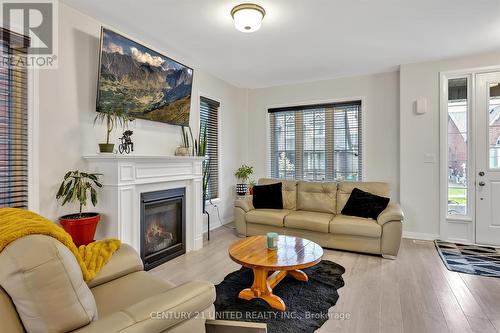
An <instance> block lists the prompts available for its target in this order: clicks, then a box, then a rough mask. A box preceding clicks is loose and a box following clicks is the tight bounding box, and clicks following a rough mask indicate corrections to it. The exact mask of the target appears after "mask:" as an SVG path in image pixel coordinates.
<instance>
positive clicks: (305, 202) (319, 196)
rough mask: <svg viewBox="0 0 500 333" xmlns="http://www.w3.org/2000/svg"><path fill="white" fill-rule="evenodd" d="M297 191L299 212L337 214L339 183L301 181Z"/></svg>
mask: <svg viewBox="0 0 500 333" xmlns="http://www.w3.org/2000/svg"><path fill="white" fill-rule="evenodd" d="M297 191H298V192H297V209H298V210H306V211H311V212H320V213H331V214H335V213H336V211H335V206H336V204H337V183H335V182H307V181H299V182H298V184H297Z"/></svg>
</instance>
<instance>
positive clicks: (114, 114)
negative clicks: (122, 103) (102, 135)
mask: <svg viewBox="0 0 500 333" xmlns="http://www.w3.org/2000/svg"><path fill="white" fill-rule="evenodd" d="M129 121H133V118H131V117H129V116H128V114H127V113H125V112H123V111H119V110H112V109H111V108H108V109H106V110H102V111H100V112H98V113H97V115H96V116H95V118H94V126H95V124H96V123H98V122H99V123H101V124H102V123H106V143H100V144H99V151H100V152H101V153H112V152H113V149H114V147H115V144H114V143H109V136H110V134H111V132H113V129H114V128H115V127H116V126H118V125H121V126H123V127H126V125H127V124H128V122H129Z"/></svg>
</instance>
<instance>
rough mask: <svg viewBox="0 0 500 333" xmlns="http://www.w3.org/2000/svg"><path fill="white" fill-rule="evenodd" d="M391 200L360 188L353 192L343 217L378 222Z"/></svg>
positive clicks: (343, 210) (343, 211)
mask: <svg viewBox="0 0 500 333" xmlns="http://www.w3.org/2000/svg"><path fill="white" fill-rule="evenodd" d="M389 200H390V199H389V198H387V197H382V196H379V195H376V194H372V193H369V192H365V191H363V190H360V189H359V188H355V189H353V190H352V192H351V195H350V197H349V199H348V200H347V203H346V204H345V206H344V208H343V209H342V215H350V216H358V217H365V218H370V219H374V220H376V219H377V217H378V216H379V215H380V213H382V211H383V210H384V209H385V208H386V207H387V205H388V204H389Z"/></svg>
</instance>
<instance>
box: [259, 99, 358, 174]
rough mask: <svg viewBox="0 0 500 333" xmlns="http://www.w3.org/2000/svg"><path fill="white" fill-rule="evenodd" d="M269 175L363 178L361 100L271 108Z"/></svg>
mask: <svg viewBox="0 0 500 333" xmlns="http://www.w3.org/2000/svg"><path fill="white" fill-rule="evenodd" d="M268 112H269V118H270V129H271V133H270V138H271V142H270V155H269V156H270V161H269V165H270V168H271V170H270V174H271V177H274V178H284V179H303V180H337V181H340V180H361V179H362V158H361V152H362V140H361V139H362V133H361V128H362V127H361V102H360V101H353V102H347V103H329V104H319V105H306V106H293V107H283V108H272V109H269V110H268Z"/></svg>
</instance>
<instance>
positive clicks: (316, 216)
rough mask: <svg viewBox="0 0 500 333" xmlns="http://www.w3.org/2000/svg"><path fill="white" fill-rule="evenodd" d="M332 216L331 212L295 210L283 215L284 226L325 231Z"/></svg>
mask: <svg viewBox="0 0 500 333" xmlns="http://www.w3.org/2000/svg"><path fill="white" fill-rule="evenodd" d="M332 218H333V214H328V213H318V212H308V211H303V210H297V211H294V212H290V214H288V215H287V216H286V217H285V227H286V228H296V229H304V230H311V231H318V232H325V233H327V232H328V230H329V226H330V221H331V220H332Z"/></svg>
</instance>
